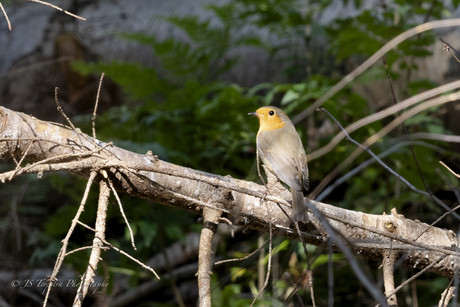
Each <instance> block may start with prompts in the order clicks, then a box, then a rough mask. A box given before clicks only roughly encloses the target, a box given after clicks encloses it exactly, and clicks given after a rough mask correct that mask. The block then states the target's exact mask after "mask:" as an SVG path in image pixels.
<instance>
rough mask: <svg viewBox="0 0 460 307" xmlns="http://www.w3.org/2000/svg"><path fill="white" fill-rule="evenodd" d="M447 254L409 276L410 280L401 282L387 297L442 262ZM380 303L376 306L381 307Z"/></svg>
mask: <svg viewBox="0 0 460 307" xmlns="http://www.w3.org/2000/svg"><path fill="white" fill-rule="evenodd" d="M446 257H447V255H442V256H441V257H440V258H439V259H438V260H436V261H433V262H432V263H430V265H428V266H427V267H425V268H424V269H422V270H420V272H418V273H417V274H415V275H413V276H412V277H411V278H409V279H408V280H406V281H405V282H403V283H402V284H400V285H399V286H398V287H396V289H394V290H393V291H391V292H390V293H388V294H387V296H386V297H385V299H387V298H389V297H390V296H392V295H393V294H395V293H397V292H398V291H399V290H401V289H402V288H403V287H404V286H406V285H408V284H409V283H411V282H412V281H414V280H415V279H417V277H419V276H420V275H422V274H423V273H425V272H426V271H428V270H429V269H430V268H432V267H433V266H434V265H435V264H437V263H439V262H441V261H442V260H443V259H444V258H446ZM379 306H380V304H377V305H376V306H375V307H379Z"/></svg>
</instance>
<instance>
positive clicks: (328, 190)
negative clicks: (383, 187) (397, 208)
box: [315, 141, 437, 201]
mask: <svg viewBox="0 0 460 307" xmlns="http://www.w3.org/2000/svg"><path fill="white" fill-rule="evenodd" d="M410 143H411V144H412V145H420V146H426V147H429V148H432V149H435V148H437V147H436V146H432V145H431V144H427V143H425V142H418V141H407V142H401V143H396V145H394V146H393V147H391V148H390V149H388V150H386V151H384V152H382V153H381V154H379V155H378V156H377V157H378V158H379V159H383V158H385V157H386V156H388V155H390V154H392V153H394V152H396V151H397V150H398V149H399V148H400V147H403V146H407V145H408V144H410ZM375 162H377V160H375V159H374V158H370V159H368V160H366V161H365V162H363V163H361V164H360V165H358V166H357V167H355V168H354V169H352V170H351V171H349V172H348V173H346V174H345V175H343V176H342V177H340V178H339V179H337V180H336V181H335V182H334V183H333V184H331V185H330V186H328V187H327V188H326V189H324V191H323V192H321V194H319V195H318V197H316V198H315V200H316V201H322V200H323V199H325V198H326V197H327V196H328V195H329V194H331V193H332V191H333V190H334V189H335V188H337V187H338V186H340V185H341V184H342V183H344V182H345V181H347V180H348V179H350V178H351V177H353V176H354V175H356V174H357V173H359V172H360V171H362V170H363V169H365V168H367V167H368V166H369V165H371V164H372V163H375Z"/></svg>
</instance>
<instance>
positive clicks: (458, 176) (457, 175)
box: [439, 161, 460, 178]
mask: <svg viewBox="0 0 460 307" xmlns="http://www.w3.org/2000/svg"><path fill="white" fill-rule="evenodd" d="M439 163H440V164H441V165H442V166H444V167H445V168H447V170H448V171H449V172H451V173H452V175H454V176H455V177H457V178H460V175H459V174H457V173H455V172H454V171H453V170H451V169H450V168H449V167H448V166H447V165H446V164H444V162H442V161H439Z"/></svg>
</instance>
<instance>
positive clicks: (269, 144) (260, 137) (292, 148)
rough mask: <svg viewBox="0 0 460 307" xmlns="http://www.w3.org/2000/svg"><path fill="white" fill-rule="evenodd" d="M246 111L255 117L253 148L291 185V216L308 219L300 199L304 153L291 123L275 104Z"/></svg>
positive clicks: (303, 187) (304, 185)
mask: <svg viewBox="0 0 460 307" xmlns="http://www.w3.org/2000/svg"><path fill="white" fill-rule="evenodd" d="M249 115H253V116H256V117H257V118H258V119H259V123H260V128H259V132H257V151H258V153H259V156H260V157H261V159H262V162H263V163H264V164H265V165H266V166H267V167H268V168H269V169H270V171H271V172H272V173H274V174H275V175H276V177H277V178H278V179H279V180H281V181H283V182H284V183H286V184H287V185H288V186H289V187H290V188H291V194H292V220H293V221H294V222H298V221H302V222H308V214H307V207H306V205H305V199H304V196H305V195H306V192H307V191H308V168H307V156H306V154H305V149H304V148H303V145H302V141H301V140H300V137H299V135H298V134H297V131H296V130H295V127H294V125H293V124H292V122H291V120H290V119H289V117H288V116H287V115H286V114H285V113H284V112H283V111H282V110H281V109H279V108H277V107H262V108H260V109H258V110H257V111H256V112H254V113H249Z"/></svg>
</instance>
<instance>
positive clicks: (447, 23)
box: [292, 19, 460, 125]
mask: <svg viewBox="0 0 460 307" xmlns="http://www.w3.org/2000/svg"><path fill="white" fill-rule="evenodd" d="M459 25H460V19H449V20H437V21H431V22H427V23H424V24H421V25H419V26H416V27H414V28H412V29H410V30H407V31H406V32H403V33H401V34H400V35H398V36H397V37H395V38H394V39H392V40H391V41H390V42H388V43H387V44H386V45H385V46H383V47H382V48H380V49H379V50H378V51H377V52H376V53H374V54H373V55H372V56H371V57H370V58H369V59H367V60H366V61H365V62H364V63H363V64H361V65H360V66H359V67H358V68H356V69H355V70H353V71H352V72H351V73H349V74H348V75H347V76H346V77H345V78H343V79H342V80H340V82H339V83H337V84H336V85H334V86H333V87H332V88H331V89H330V90H329V91H327V93H326V94H324V95H323V96H322V97H321V98H320V99H318V100H317V101H316V102H315V103H314V104H312V105H311V106H310V107H308V108H307V109H305V110H304V111H302V112H301V113H299V114H298V115H297V116H295V117H294V118H293V119H292V122H293V123H294V125H296V124H298V123H299V122H300V121H301V120H302V119H303V118H305V117H306V116H308V115H309V114H311V113H312V112H313V111H314V110H316V109H317V108H318V107H320V106H321V105H322V104H323V103H324V102H326V101H327V100H328V99H329V98H331V97H332V96H334V95H335V94H336V93H337V92H338V91H340V90H341V89H342V88H343V87H345V85H347V84H348V83H350V82H351V81H352V80H353V79H355V78H356V77H357V76H359V75H360V74H361V73H363V72H364V71H365V70H366V69H368V68H369V67H370V66H371V65H372V64H374V63H375V62H377V61H378V60H379V59H380V58H381V57H382V56H383V55H384V54H386V53H387V52H388V51H390V50H391V49H393V47H395V46H396V45H398V44H400V43H401V42H403V41H404V40H406V39H408V38H409V37H411V36H414V35H417V34H419V33H422V32H425V31H428V30H432V29H437V28H446V27H455V26H459Z"/></svg>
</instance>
